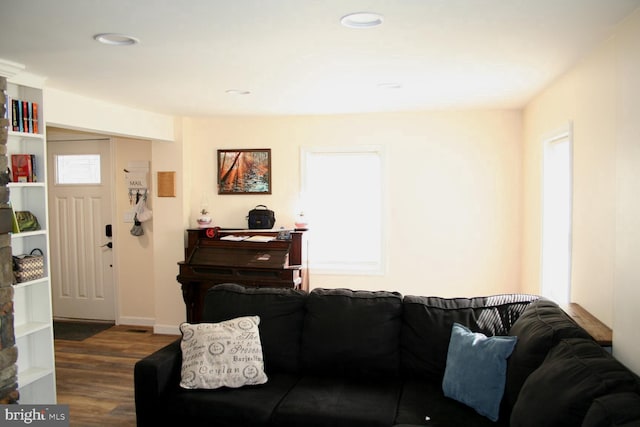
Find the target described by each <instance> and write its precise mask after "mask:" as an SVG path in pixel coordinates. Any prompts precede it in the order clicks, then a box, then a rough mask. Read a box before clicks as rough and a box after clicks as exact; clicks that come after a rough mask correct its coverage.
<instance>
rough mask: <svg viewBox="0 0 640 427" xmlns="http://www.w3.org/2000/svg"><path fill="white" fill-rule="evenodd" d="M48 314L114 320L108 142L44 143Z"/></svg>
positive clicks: (92, 140) (109, 151)
mask: <svg viewBox="0 0 640 427" xmlns="http://www.w3.org/2000/svg"><path fill="white" fill-rule="evenodd" d="M48 153H49V154H48V166H49V167H48V171H49V172H48V174H49V176H48V182H49V183H50V184H49V221H50V236H51V242H50V244H51V286H52V290H53V292H52V299H53V315H54V317H58V318H80V319H96V320H114V319H115V292H114V288H115V285H114V274H113V251H112V248H111V246H112V244H113V243H112V240H111V237H108V236H107V234H109V233H108V232H107V226H108V225H109V226H110V224H112V218H111V216H112V207H111V197H112V195H111V179H112V178H111V143H110V140H109V139H102V140H101V139H90V140H74V141H48Z"/></svg>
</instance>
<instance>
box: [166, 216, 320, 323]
mask: <svg viewBox="0 0 640 427" xmlns="http://www.w3.org/2000/svg"><path fill="white" fill-rule="evenodd" d="M285 234H288V236H284V237H288V238H282V237H283V236H282V234H281V233H280V232H278V231H270V230H223V229H214V228H203V229H190V230H187V247H186V248H185V260H184V261H181V262H179V263H178V266H179V268H180V272H179V274H178V276H177V280H178V282H180V284H181V286H182V297H183V299H184V303H185V305H186V309H187V321H188V322H190V323H197V322H199V321H200V320H201V314H202V308H203V303H204V296H205V294H206V292H207V290H208V289H209V288H211V287H212V286H215V285H218V284H221V283H237V284H239V285H243V286H250V287H259V286H264V287H277V288H295V289H304V290H308V275H307V269H306V268H305V266H304V262H305V259H306V255H305V253H306V248H305V246H306V242H305V239H304V232H303V231H290V232H288V233H285ZM279 235H280V237H281V239H278V236H279ZM271 239H272V240H271Z"/></svg>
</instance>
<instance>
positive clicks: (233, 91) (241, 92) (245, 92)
mask: <svg viewBox="0 0 640 427" xmlns="http://www.w3.org/2000/svg"><path fill="white" fill-rule="evenodd" d="M225 92H226V93H228V94H229V95H249V94H251V91H248V90H242V89H227V90H226V91H225Z"/></svg>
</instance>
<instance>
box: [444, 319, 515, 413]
mask: <svg viewBox="0 0 640 427" xmlns="http://www.w3.org/2000/svg"><path fill="white" fill-rule="evenodd" d="M516 341H517V338H516V337H505V336H494V337H489V338H487V337H486V336H485V335H484V334H481V333H474V332H471V330H469V328H466V327H464V326H462V325H460V324H459V323H454V324H453V328H452V330H451V341H450V342H449V352H448V354H447V367H446V369H445V371H444V379H443V380H442V390H443V391H444V395H445V396H447V397H450V398H452V399H455V400H457V401H458V402H461V403H464V404H465V405H467V406H470V407H472V408H473V409H475V410H476V412H478V413H479V414H480V415H484V416H485V417H487V418H489V419H490V420H491V421H497V420H498V416H499V415H500V402H501V401H502V396H503V394H504V382H505V378H506V374H507V357H509V355H510V354H511V352H512V351H513V347H515V345H516Z"/></svg>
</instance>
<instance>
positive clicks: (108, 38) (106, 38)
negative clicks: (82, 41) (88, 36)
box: [93, 33, 140, 46]
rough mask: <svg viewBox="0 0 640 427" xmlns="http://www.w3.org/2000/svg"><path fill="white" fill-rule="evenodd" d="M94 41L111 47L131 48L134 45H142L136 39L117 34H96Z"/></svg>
mask: <svg viewBox="0 0 640 427" xmlns="http://www.w3.org/2000/svg"><path fill="white" fill-rule="evenodd" d="M93 39H94V40H96V41H98V42H100V43H102V44H108V45H111V46H131V45H132V44H136V43H140V40H138V39H137V38H135V37H131V36H127V35H125V34H116V33H102V34H96V35H95V36H93Z"/></svg>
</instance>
